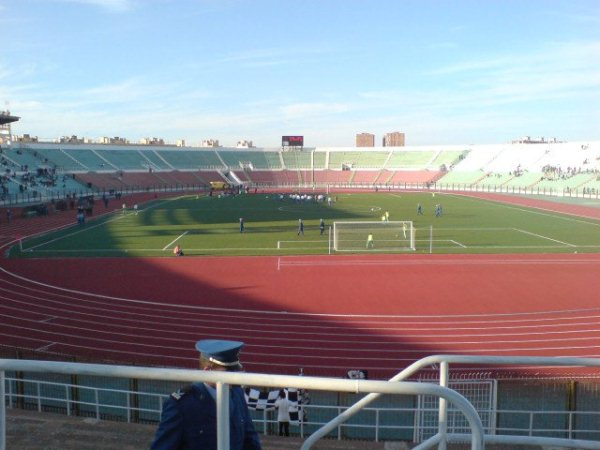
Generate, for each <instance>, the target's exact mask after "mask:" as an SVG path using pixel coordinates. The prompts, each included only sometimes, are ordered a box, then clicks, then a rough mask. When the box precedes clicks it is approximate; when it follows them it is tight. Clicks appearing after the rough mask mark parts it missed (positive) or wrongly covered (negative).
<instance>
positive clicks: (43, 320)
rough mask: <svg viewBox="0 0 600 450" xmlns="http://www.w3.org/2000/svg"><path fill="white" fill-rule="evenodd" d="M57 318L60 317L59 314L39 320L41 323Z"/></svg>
mask: <svg viewBox="0 0 600 450" xmlns="http://www.w3.org/2000/svg"><path fill="white" fill-rule="evenodd" d="M56 319H58V316H48V317H46V318H45V319H42V320H39V322H40V323H49V322H52V321H53V320H56Z"/></svg>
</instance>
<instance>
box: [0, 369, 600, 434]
mask: <svg viewBox="0 0 600 450" xmlns="http://www.w3.org/2000/svg"><path fill="white" fill-rule="evenodd" d="M6 382H7V383H6V384H7V389H6V403H7V405H8V407H9V408H14V407H16V408H23V409H34V410H37V411H38V412H44V411H53V412H60V413H63V414H66V415H67V416H71V415H79V416H85V417H93V418H95V419H97V420H115V421H125V422H128V423H130V422H134V423H135V422H157V421H158V420H159V419H160V414H161V409H162V403H163V401H164V400H165V399H166V398H167V397H168V394H167V392H168V390H167V389H162V388H161V389H160V393H158V392H157V391H152V392H149V391H141V390H139V389H136V390H130V389H118V388H115V387H98V386H89V385H87V386H86V385H82V384H80V383H76V384H74V383H60V382H54V381H47V380H40V379H27V377H24V376H19V377H10V376H7V377H6ZM431 382H433V381H431ZM467 382H468V383H472V382H473V381H469V380H467ZM450 387H451V388H453V389H455V390H457V391H458V392H459V393H461V394H462V395H465V393H464V392H461V390H460V386H456V383H454V384H452V383H451V385H450ZM154 389H156V387H154ZM316 398H318V397H314V396H313V398H312V399H311V402H310V403H309V404H302V405H301V408H302V411H303V412H304V413H306V416H305V418H304V419H303V420H301V421H299V422H298V424H297V427H298V428H297V434H298V436H299V437H301V438H304V437H305V436H307V435H309V434H310V433H309V432H307V431H308V429H313V430H314V429H316V428H319V427H321V426H323V425H324V424H325V423H326V422H327V419H325V417H334V416H336V415H339V414H341V413H342V412H344V411H345V410H347V409H348V408H349V407H350V405H341V404H331V403H327V404H319V403H315V399H316ZM467 398H468V397H467ZM471 401H472V402H473V400H471ZM477 409H478V413H479V415H480V417H481V418H482V422H483V425H484V431H485V432H486V433H487V434H520V435H523V436H535V435H550V436H552V435H555V436H564V437H568V438H569V439H573V438H574V436H576V435H580V434H583V435H587V436H593V437H592V438H590V439H594V440H600V430H599V429H598V428H597V427H595V426H594V424H596V423H598V421H600V411H566V410H516V409H497V408H495V407H494V408H493V409H485V408H484V409H481V408H477ZM437 412H438V409H437V407H436V406H431V407H422V406H410V407H394V406H392V407H390V406H373V407H365V408H363V409H362V410H361V414H364V415H365V416H364V417H363V418H362V420H361V421H360V423H357V422H356V421H355V422H353V423H347V422H346V423H343V424H340V425H338V426H337V429H336V430H335V434H334V435H333V436H331V435H330V436H329V437H335V438H336V439H338V440H341V439H344V438H345V437H349V436H353V438H358V439H372V440H375V442H379V441H381V440H382V436H383V435H387V436H388V439H389V438H390V436H392V437H391V439H395V440H398V439H402V437H400V436H405V438H407V436H408V435H412V436H413V441H414V442H421V440H422V439H421V435H423V434H427V436H429V435H432V434H435V433H436V432H437V421H435V422H431V423H428V424H422V423H416V422H415V420H416V417H418V416H419V415H421V414H427V415H429V416H431V417H437ZM449 413H450V418H449V420H448V424H449V429H454V430H460V429H462V428H463V426H462V420H460V417H462V415H460V416H459V415H458V414H457V413H456V412H454V411H449ZM400 415H403V416H405V417H411V418H412V421H405V422H404V423H403V424H401V423H390V422H389V418H390V417H400ZM486 416H492V418H491V419H488V420H484V417H486ZM306 417H311V420H307V419H306ZM313 417H316V418H313ZM501 417H503V418H507V417H512V418H517V420H516V422H512V423H511V424H510V425H505V426H502V425H500V424H499V423H498V421H499V420H501V419H500V418H501ZM385 418H388V420H385ZM549 418H555V419H556V420H554V421H551V422H550V423H551V424H552V425H547V423H548V422H546V420H547V419H549ZM365 419H366V420H365ZM457 420H458V421H459V423H457ZM580 420H584V421H585V422H586V423H588V424H589V425H588V426H587V428H586V427H585V426H584V427H582V426H581V425H579V422H580ZM486 422H487V425H486ZM254 423H255V425H256V428H257V430H258V429H259V428H262V432H263V433H264V434H265V435H267V434H268V433H269V429H270V427H271V426H274V425H276V424H277V420H276V416H274V414H273V411H272V410H269V409H265V410H263V411H257V412H256V413H255V415H254ZM536 423H538V424H540V425H541V426H540V425H537V426H536V425H535V424H536ZM544 424H546V425H544ZM559 424H563V425H559ZM576 424H577V426H576ZM455 432H458V431H455ZM358 436H360V437H358ZM384 439H385V438H384Z"/></svg>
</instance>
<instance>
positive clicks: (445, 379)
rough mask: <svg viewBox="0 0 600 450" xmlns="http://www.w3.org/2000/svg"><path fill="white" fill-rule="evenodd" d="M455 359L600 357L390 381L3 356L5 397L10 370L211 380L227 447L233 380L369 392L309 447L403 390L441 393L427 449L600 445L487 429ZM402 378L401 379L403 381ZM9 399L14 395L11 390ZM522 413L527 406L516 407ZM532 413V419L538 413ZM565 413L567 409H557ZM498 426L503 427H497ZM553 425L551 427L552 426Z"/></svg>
mask: <svg viewBox="0 0 600 450" xmlns="http://www.w3.org/2000/svg"><path fill="white" fill-rule="evenodd" d="M450 364H458V365H460V366H461V368H464V366H469V365H473V364H478V365H485V366H500V365H511V366H522V365H527V366H546V367H598V368H600V359H598V358H568V357H565V358H562V357H561V358H551V357H494V356H461V355H437V356H430V357H426V358H423V359H421V360H419V361H417V362H415V363H413V364H412V365H410V366H409V367H407V368H406V369H404V370H403V371H401V372H400V373H398V375H396V376H395V377H393V378H392V379H390V380H389V381H369V380H345V379H334V378H324V377H306V376H285V375H268V374H251V373H233V372H206V371H198V370H182V369H179V370H177V369H157V368H144V367H130V366H112V365H99V364H77V363H61V362H48V361H28V360H12V359H0V398H2V399H4V398H5V397H6V396H5V378H6V377H5V371H24V372H38V373H39V372H42V373H56V374H68V375H101V376H111V377H125V378H135V379H146V380H163V381H164V380H168V381H177V382H190V381H196V382H211V383H216V385H217V418H218V433H217V436H218V443H219V444H218V445H219V446H218V448H219V450H224V449H227V448H228V447H229V429H228V427H229V421H228V420H227V418H228V417H229V412H228V408H229V403H228V402H227V401H226V399H227V398H228V396H229V386H230V385H246V386H263V387H275V388H282V387H295V388H299V389H313V390H324V391H339V392H350V393H367V392H368V393H369V394H368V395H366V396H365V397H363V398H362V399H361V400H360V401H358V402H357V403H355V404H354V405H352V406H350V407H348V408H347V409H343V408H340V407H339V406H338V408H339V411H340V413H339V415H338V416H337V417H336V418H334V419H333V420H331V421H330V422H328V423H327V424H325V425H324V426H323V427H321V428H320V429H319V430H317V431H316V432H314V433H313V434H312V435H311V436H310V437H309V438H308V439H307V440H306V441H305V442H304V444H303V446H302V450H308V449H310V448H311V447H312V446H313V445H314V444H315V443H316V442H317V441H318V440H319V439H321V438H322V437H325V436H326V435H327V434H329V433H330V432H331V431H333V430H335V429H337V430H338V431H339V430H340V428H341V427H342V424H343V423H344V422H346V421H347V420H348V419H350V418H351V417H352V416H353V415H354V414H356V413H357V412H358V411H360V410H363V409H365V408H366V406H367V405H368V404H369V403H371V402H372V401H374V400H375V399H376V398H378V397H379V396H380V395H381V394H403V395H432V396H436V397H439V399H440V400H439V408H438V410H437V414H438V428H437V433H436V434H435V435H433V436H432V437H430V438H428V439H426V440H425V441H423V442H421V443H420V444H419V445H418V446H417V447H415V449H417V450H423V449H428V448H432V447H433V446H435V445H437V446H438V449H440V450H443V449H445V448H446V446H447V443H449V442H464V441H465V440H466V441H469V440H470V442H471V448H472V449H483V448H484V446H485V444H486V443H489V444H506V445H542V446H544V445H545V446H558V447H571V448H579V449H600V442H599V441H591V440H582V439H572V438H571V436H572V434H571V433H569V434H568V436H569V438H567V439H565V438H553V437H543V436H533V435H532V429H531V428H532V427H530V429H529V431H528V433H527V434H528V435H527V436H524V435H519V436H516V435H495V434H488V435H484V429H483V424H482V422H481V420H480V418H479V416H478V415H477V412H476V411H475V409H474V408H473V406H472V405H471V404H470V403H469V402H468V401H467V400H466V399H465V398H464V397H463V396H462V395H460V394H458V393H457V392H455V391H453V390H451V389H449V388H448V387H447V386H448V384H449V370H450ZM438 366H439V376H440V378H439V379H440V385H436V384H430V383H412V382H406V381H403V380H405V379H407V378H408V377H411V376H413V375H414V374H416V373H417V372H419V371H420V370H422V369H430V368H431V367H438ZM399 381H402V382H399ZM9 399H10V396H9ZM448 402H450V403H452V404H453V406H454V407H455V408H456V409H457V410H458V411H460V412H461V413H462V414H464V416H465V418H466V420H467V422H468V427H469V428H470V429H471V433H472V434H470V435H465V434H458V433H449V432H448ZM5 407H6V401H2V403H1V405H0V450H5V448H6V411H5ZM515 413H521V414H523V413H524V412H523V411H519V412H517V411H515ZM526 413H527V414H530V422H532V420H533V413H532V412H526ZM557 413H565V412H557ZM569 420H570V421H571V420H572V412H569ZM496 431H498V430H496ZM504 431H508V432H511V431H513V432H515V433H523V431H525V430H523V429H507V430H504ZM548 431H551V430H548Z"/></svg>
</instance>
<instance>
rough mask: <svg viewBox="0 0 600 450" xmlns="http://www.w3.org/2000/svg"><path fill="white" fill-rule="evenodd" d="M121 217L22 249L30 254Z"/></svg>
mask: <svg viewBox="0 0 600 450" xmlns="http://www.w3.org/2000/svg"><path fill="white" fill-rule="evenodd" d="M123 217H124V216H117V217H115V218H114V219H111V220H107V221H106V222H102V223H98V224H96V225H92V226H84V228H81V229H80V230H78V231H74V232H73V233H67V234H65V235H63V236H60V237H57V238H54V239H50V240H49V241H46V242H42V243H41V244H38V245H34V246H33V247H27V248H24V250H26V251H30V252H31V251H33V250H34V249H36V248H39V247H43V246H45V245H48V244H52V243H53V242H56V241H60V240H62V239H65V238H68V237H71V236H75V235H77V234H80V233H84V232H85V231H88V230H92V229H94V228H98V227H101V226H103V225H105V224H107V223H108V222H113V221H115V220H120V219H122V218H123Z"/></svg>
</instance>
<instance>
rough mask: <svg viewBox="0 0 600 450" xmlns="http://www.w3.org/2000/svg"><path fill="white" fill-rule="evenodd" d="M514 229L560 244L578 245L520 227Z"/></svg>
mask: <svg viewBox="0 0 600 450" xmlns="http://www.w3.org/2000/svg"><path fill="white" fill-rule="evenodd" d="M513 230H515V231H518V232H519V233H524V234H528V235H530V236H535V237H539V238H542V239H548V240H549V241H552V242H558V243H559V244H563V245H567V246H569V247H577V246H576V245H573V244H569V243H568V242H563V241H559V240H558V239H552V238H551V237H548V236H542V235H541V234H537V233H532V232H531V231H525V230H521V229H520V228H513Z"/></svg>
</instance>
